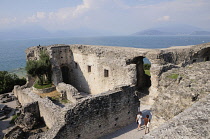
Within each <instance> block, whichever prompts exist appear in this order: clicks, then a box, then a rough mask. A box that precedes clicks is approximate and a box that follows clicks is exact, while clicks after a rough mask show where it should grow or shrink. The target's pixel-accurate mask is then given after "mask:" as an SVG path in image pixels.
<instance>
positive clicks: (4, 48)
mask: <svg viewBox="0 0 210 139" xmlns="http://www.w3.org/2000/svg"><path fill="white" fill-rule="evenodd" d="M207 42H210V36H110V37H66V38H42V39H28V40H5V41H0V70H7V71H10V70H13V69H17V68H20V67H24V66H25V63H26V62H25V61H26V60H25V57H26V55H25V49H26V48H28V47H31V46H37V45H39V44H40V45H51V44H89V45H107V46H124V47H136V48H151V49H156V48H167V47H170V46H183V45H195V44H201V43H207Z"/></svg>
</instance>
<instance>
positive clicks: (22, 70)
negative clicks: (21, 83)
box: [8, 67, 26, 78]
mask: <svg viewBox="0 0 210 139" xmlns="http://www.w3.org/2000/svg"><path fill="white" fill-rule="evenodd" d="M8 72H9V73H12V74H16V75H17V76H18V77H19V78H23V77H24V78H26V70H25V68H24V67H21V68H17V69H13V70H9V71H8Z"/></svg>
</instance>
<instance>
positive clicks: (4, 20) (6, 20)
mask: <svg viewBox="0 0 210 139" xmlns="http://www.w3.org/2000/svg"><path fill="white" fill-rule="evenodd" d="M16 20H17V18H16V17H13V18H0V24H11V23H15V22H16Z"/></svg>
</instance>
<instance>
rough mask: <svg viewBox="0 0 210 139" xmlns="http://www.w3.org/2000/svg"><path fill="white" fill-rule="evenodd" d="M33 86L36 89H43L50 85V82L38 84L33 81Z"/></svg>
mask: <svg viewBox="0 0 210 139" xmlns="http://www.w3.org/2000/svg"><path fill="white" fill-rule="evenodd" d="M34 87H35V88H37V89H45V88H49V87H52V83H49V84H43V85H39V84H38V83H35V84H34Z"/></svg>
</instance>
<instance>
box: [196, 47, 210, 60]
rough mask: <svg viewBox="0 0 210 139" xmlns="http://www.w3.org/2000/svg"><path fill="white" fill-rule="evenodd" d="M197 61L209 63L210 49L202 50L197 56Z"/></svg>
mask: <svg viewBox="0 0 210 139" xmlns="http://www.w3.org/2000/svg"><path fill="white" fill-rule="evenodd" d="M198 59H200V60H199V61H200V62H202V61H210V48H204V49H202V50H201V51H200V52H199V54H198Z"/></svg>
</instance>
